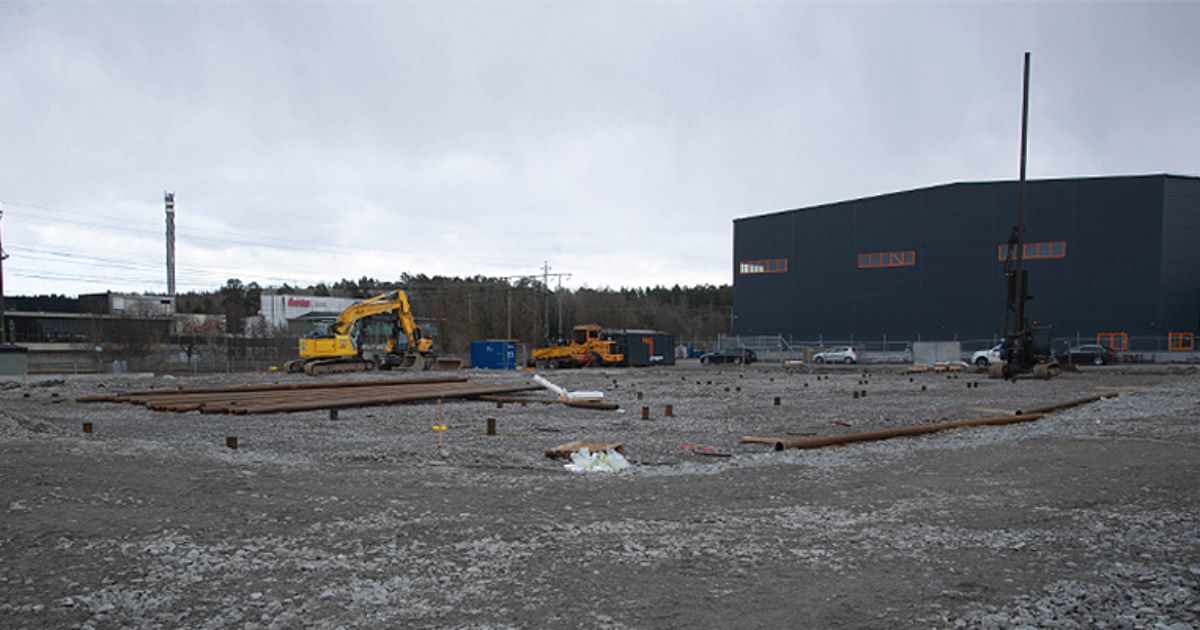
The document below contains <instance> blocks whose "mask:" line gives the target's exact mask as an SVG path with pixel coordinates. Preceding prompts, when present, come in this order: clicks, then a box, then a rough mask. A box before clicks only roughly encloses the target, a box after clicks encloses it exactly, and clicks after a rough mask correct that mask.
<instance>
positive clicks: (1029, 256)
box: [996, 241, 1067, 261]
mask: <svg viewBox="0 0 1200 630" xmlns="http://www.w3.org/2000/svg"><path fill="white" fill-rule="evenodd" d="M1007 256H1008V244H1007V243H1005V244H1002V245H1000V246H999V247H998V248H997V249H996V260H999V261H1003V260H1004V259H1005V258H1006V257H1007ZM1066 257H1067V242H1066V241H1043V242H1039V243H1025V260H1049V259H1054V258H1066Z"/></svg>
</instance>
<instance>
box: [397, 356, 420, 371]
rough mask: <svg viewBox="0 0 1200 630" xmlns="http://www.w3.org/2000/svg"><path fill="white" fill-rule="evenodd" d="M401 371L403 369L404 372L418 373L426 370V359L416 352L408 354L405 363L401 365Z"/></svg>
mask: <svg viewBox="0 0 1200 630" xmlns="http://www.w3.org/2000/svg"><path fill="white" fill-rule="evenodd" d="M400 369H402V370H418V371H419V370H424V369H425V357H423V356H421V355H419V354H417V353H415V352H412V353H409V354H406V355H404V363H402V364H401V365H400Z"/></svg>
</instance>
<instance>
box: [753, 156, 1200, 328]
mask: <svg viewBox="0 0 1200 630" xmlns="http://www.w3.org/2000/svg"><path fill="white" fill-rule="evenodd" d="M1017 199H1018V183H1017V182H1016V181H997V182H973V183H955V184H946V185H942V186H934V187H931V188H921V189H917V190H911V191H906V192H898V193H892V194H886V195H880V196H877V197H869V198H865V199H856V200H852V201H843V202H838V203H831V204H824V205H819V206H812V207H808V208H799V209H796V210H787V211H782V212H774V213H770V214H764V215H759V216H753V217H746V218H741V219H737V220H735V221H734V237H733V242H734V245H733V253H734V285H733V295H734V333H735V334H739V335H775V334H779V335H784V336H785V337H786V336H790V337H793V338H794V339H797V340H800V339H804V340H810V339H817V338H820V337H823V338H824V339H838V340H846V339H851V338H855V339H872V340H878V339H881V338H884V337H885V336H886V338H888V339H896V340H904V339H906V340H915V339H924V340H953V339H959V340H971V339H990V338H993V337H994V336H996V335H1002V334H1003V328H1004V299H1005V284H1004V280H1003V267H1004V256H1005V253H1004V244H1005V243H1006V242H1007V240H1008V238H1009V235H1010V234H1011V232H1012V229H1013V226H1014V225H1015V224H1016V220H1017ZM1025 208H1026V242H1027V244H1026V247H1025V259H1026V262H1025V268H1026V269H1028V270H1029V293H1030V295H1032V296H1033V300H1032V301H1031V302H1030V303H1029V306H1028V315H1029V317H1030V319H1031V320H1034V321H1036V322H1037V324H1039V325H1042V326H1046V325H1049V326H1051V327H1052V335H1053V336H1055V337H1060V338H1061V337H1071V338H1081V339H1084V340H1089V341H1094V340H1095V338H1096V335H1103V338H1102V339H1103V341H1105V342H1111V343H1112V344H1113V345H1115V346H1118V348H1119V347H1120V345H1121V344H1122V342H1123V341H1124V340H1126V339H1129V338H1133V337H1135V336H1146V337H1161V338H1164V339H1166V338H1168V337H1169V338H1170V340H1171V341H1170V343H1171V344H1172V347H1173V348H1176V349H1191V346H1192V344H1193V342H1194V334H1195V333H1196V332H1197V331H1200V178H1198V177H1184V176H1177V175H1165V174H1163V175H1142V176H1121V177H1092V178H1072V179H1046V180H1035V181H1030V182H1027V183H1026V189H1025Z"/></svg>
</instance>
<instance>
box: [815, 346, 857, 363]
mask: <svg viewBox="0 0 1200 630" xmlns="http://www.w3.org/2000/svg"><path fill="white" fill-rule="evenodd" d="M812 360H813V363H858V349H857V348H855V347H854V346H836V347H833V348H827V349H825V350H822V351H821V352H818V353H816V354H814V355H813V358H812Z"/></svg>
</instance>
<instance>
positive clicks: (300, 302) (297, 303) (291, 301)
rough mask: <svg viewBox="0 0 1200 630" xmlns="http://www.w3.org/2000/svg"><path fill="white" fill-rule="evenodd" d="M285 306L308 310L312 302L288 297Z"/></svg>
mask: <svg viewBox="0 0 1200 630" xmlns="http://www.w3.org/2000/svg"><path fill="white" fill-rule="evenodd" d="M287 305H288V306H302V307H305V308H309V307H311V306H312V300H305V299H301V298H292V297H290V298H288V299H287Z"/></svg>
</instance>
